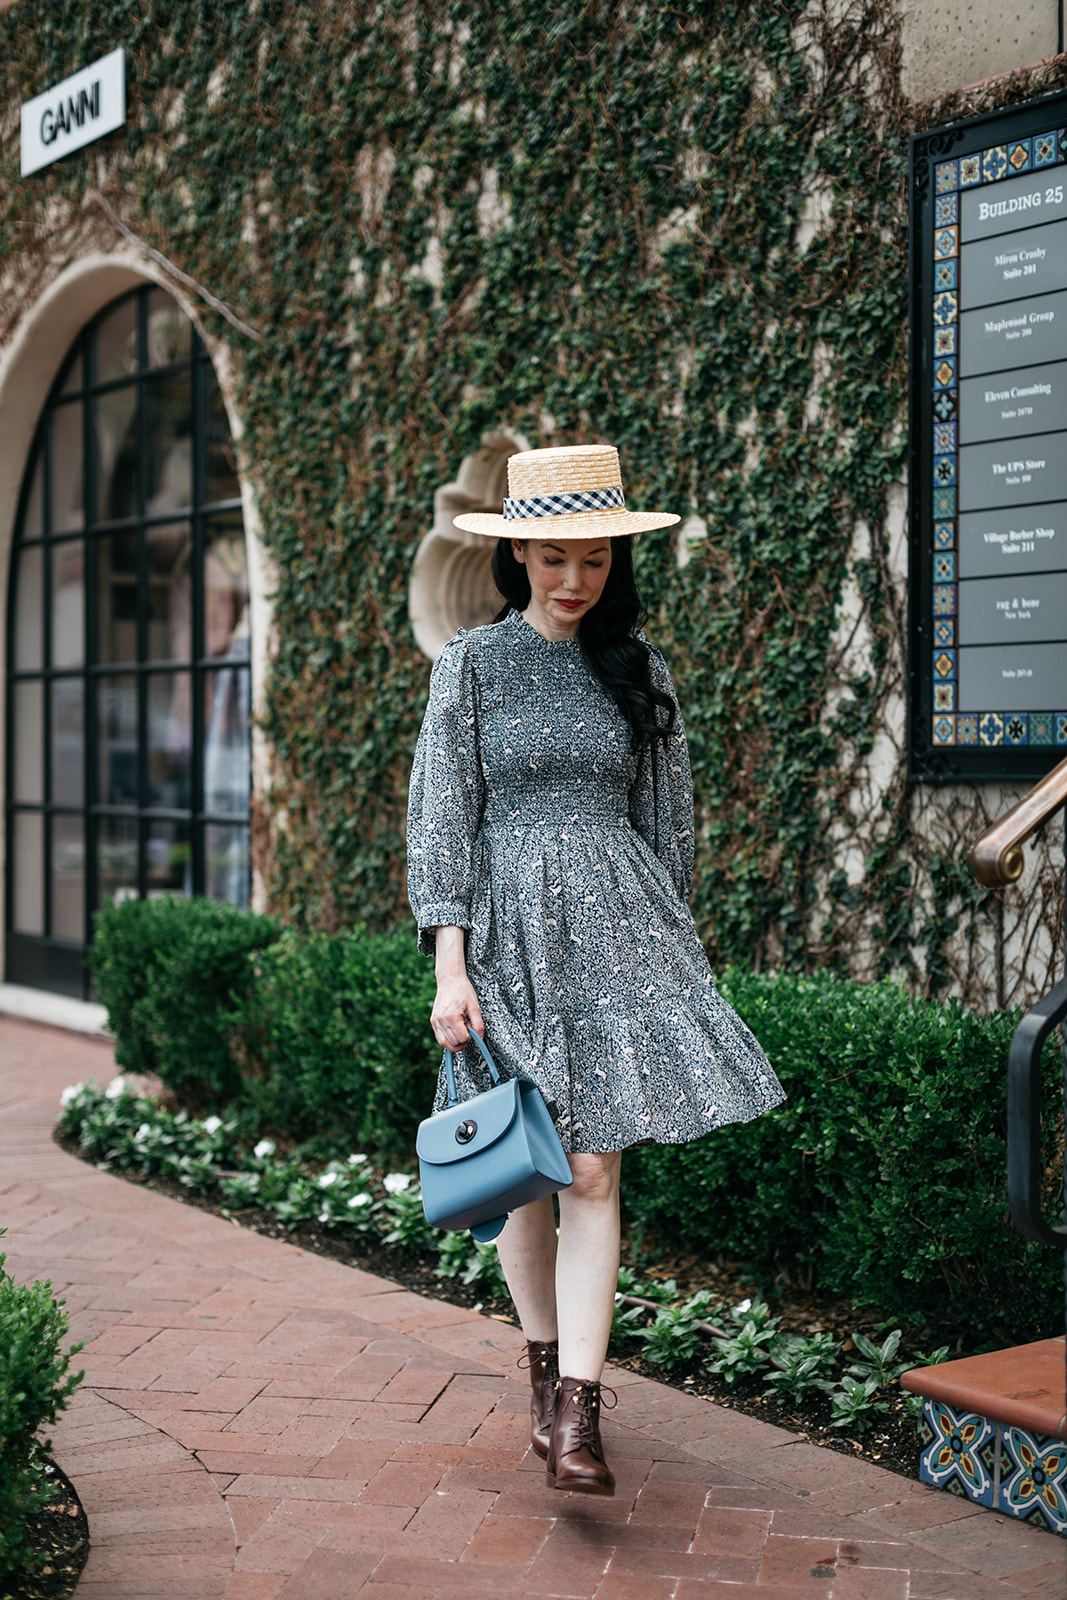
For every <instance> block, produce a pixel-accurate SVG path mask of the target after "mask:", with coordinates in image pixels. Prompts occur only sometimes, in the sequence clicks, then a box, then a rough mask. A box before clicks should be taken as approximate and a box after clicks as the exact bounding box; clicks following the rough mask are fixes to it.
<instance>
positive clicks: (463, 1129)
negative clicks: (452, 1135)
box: [456, 1119, 478, 1144]
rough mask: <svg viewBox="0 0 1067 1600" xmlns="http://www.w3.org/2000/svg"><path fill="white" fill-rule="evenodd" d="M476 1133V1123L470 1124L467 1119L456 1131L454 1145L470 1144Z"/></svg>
mask: <svg viewBox="0 0 1067 1600" xmlns="http://www.w3.org/2000/svg"><path fill="white" fill-rule="evenodd" d="M477 1132H478V1124H477V1123H476V1122H471V1121H470V1120H469V1119H468V1120H467V1121H466V1122H461V1123H460V1125H459V1127H458V1128H457V1129H456V1143H457V1144H470V1142H471V1140H472V1139H473V1138H474V1135H475V1134H476V1133H477Z"/></svg>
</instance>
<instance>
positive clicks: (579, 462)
mask: <svg viewBox="0 0 1067 1600" xmlns="http://www.w3.org/2000/svg"><path fill="white" fill-rule="evenodd" d="M508 490H509V498H508V499H507V500H505V502H504V511H503V515H502V516H498V515H489V514H481V513H478V514H473V513H472V514H470V515H465V516H462V517H457V518H456V522H457V524H458V525H459V526H460V527H462V528H466V529H469V530H471V531H472V532H475V533H479V534H487V535H490V536H498V537H499V542H498V544H497V548H496V551H495V553H494V556H493V575H494V578H495V580H496V584H497V587H498V589H499V590H500V592H501V594H502V595H503V596H504V597H505V600H506V602H507V604H506V605H505V607H504V609H503V611H502V612H501V613H500V616H499V617H498V618H497V620H496V621H495V622H494V623H492V624H491V625H489V626H487V627H484V628H477V629H475V630H474V631H473V632H470V633H465V632H461V633H460V634H458V635H457V637H456V638H455V639H453V640H452V641H451V642H450V643H449V644H448V645H446V646H445V649H444V650H443V652H442V654H441V655H440V657H439V658H438V660H437V662H436V664H435V666H434V670H433V675H432V678H431V684H430V701H429V705H428V707H427V710H426V717H425V721H424V722H423V726H422V732H421V734H420V736H419V743H418V748H417V751H416V756H415V766H414V772H413V774H412V780H411V798H410V809H409V817H408V860H409V890H410V896H411V903H412V907H413V909H414V911H415V915H416V917H417V918H418V922H419V939H420V946H421V948H422V949H423V950H424V951H426V952H427V953H429V952H434V953H435V957H436V975H437V998H436V1000H435V1002H434V1007H433V1012H432V1015H431V1019H430V1020H431V1025H432V1027H433V1031H434V1036H435V1038H436V1039H437V1041H438V1043H439V1044H441V1045H443V1046H444V1047H445V1048H446V1049H448V1050H452V1051H461V1050H463V1047H464V1044H465V1043H466V1042H467V1041H468V1040H469V1030H470V1029H474V1030H475V1031H476V1032H478V1033H481V1034H484V1035H485V1037H486V1040H487V1042H488V1043H489V1046H490V1048H491V1050H492V1052H493V1054H494V1057H495V1059H496V1060H497V1062H498V1064H499V1066H500V1069H501V1071H502V1072H504V1073H506V1074H509V1075H522V1076H525V1077H527V1078H530V1079H532V1080H533V1081H534V1082H535V1083H536V1084H537V1085H538V1087H539V1088H540V1089H541V1090H542V1091H543V1093H544V1096H545V1099H546V1100H548V1101H549V1102H552V1101H554V1102H555V1104H556V1107H557V1108H558V1116H557V1126H558V1128H559V1132H560V1137H561V1139H562V1141H563V1146H564V1149H565V1150H566V1151H567V1152H568V1159H569V1161H570V1165H571V1171H572V1173H573V1179H574V1181H573V1184H572V1186H571V1187H570V1188H568V1189H565V1190H562V1191H561V1192H560V1194H559V1197H558V1201H559V1237H558V1243H557V1235H556V1226H555V1217H554V1212H553V1205H552V1201H551V1199H546V1200H543V1201H539V1202H537V1203H535V1204H533V1205H529V1206H525V1207H523V1208H522V1209H521V1210H519V1211H516V1212H514V1213H512V1215H511V1216H510V1218H509V1219H508V1222H507V1225H506V1227H505V1228H504V1231H503V1233H502V1234H501V1235H500V1238H499V1241H498V1249H499V1252H500V1260H501V1264H502V1266H503V1269H504V1273H505V1275H506V1277H507V1281H508V1287H509V1289H510V1291H511V1295H512V1298H513V1299H514V1301H515V1306H516V1309H517V1311H518V1314H519V1319H520V1321H521V1323H522V1328H523V1332H524V1333H525V1335H526V1339H527V1359H528V1361H529V1367H530V1377H531V1382H532V1386H533V1395H532V1399H531V1418H532V1434H531V1440H532V1444H533V1447H534V1449H535V1450H537V1451H538V1453H539V1454H541V1455H542V1456H545V1457H546V1458H547V1466H548V1474H549V1482H550V1483H552V1484H554V1486H555V1487H556V1488H557V1489H571V1490H578V1491H579V1492H581V1493H584V1494H603V1495H610V1494H613V1493H614V1487H615V1481H614V1478H613V1476H612V1473H611V1471H610V1469H609V1467H608V1465H607V1463H606V1461H605V1459H604V1451H603V1446H602V1443H601V1439H600V1431H599V1412H600V1403H601V1392H600V1377H601V1373H602V1371H603V1366H604V1360H605V1356H606V1353H607V1345H608V1335H609V1333H610V1330H611V1317H612V1308H613V1305H614V1297H615V1289H616V1285H617V1281H618V1269H619V1167H620V1161H621V1152H622V1150H624V1149H625V1148H626V1147H627V1146H630V1145H635V1144H640V1143H644V1142H647V1141H649V1140H652V1141H656V1142H659V1143H667V1144H677V1143H682V1142H684V1141H686V1140H689V1139H696V1138H699V1137H700V1136H701V1135H702V1134H705V1133H707V1132H709V1131H710V1130H711V1129H713V1128H716V1127H720V1126H722V1124H724V1123H728V1122H743V1121H747V1120H749V1119H750V1118H752V1117H755V1116H758V1115H759V1114H760V1113H761V1112H763V1111H766V1110H767V1109H769V1107H771V1106H773V1105H776V1104H777V1103H778V1102H779V1101H780V1100H781V1099H782V1098H783V1096H782V1090H781V1087H780V1085H779V1083H778V1080H777V1078H776V1077H775V1075H774V1073H773V1071H772V1070H771V1068H770V1066H769V1064H768V1062H767V1059H766V1057H765V1056H764V1054H763V1052H762V1050H761V1049H760V1047H759V1045H758V1044H757V1042H756V1040H755V1039H754V1038H753V1036H752V1034H751V1033H750V1032H749V1030H748V1029H747V1028H746V1027H745V1025H744V1024H743V1023H742V1022H741V1021H740V1019H739V1018H738V1017H737V1016H736V1015H735V1014H734V1012H732V1011H731V1010H730V1008H729V1007H728V1006H727V1005H726V1003H725V1002H724V1001H723V1000H722V999H721V997H720V996H719V994H718V993H717V991H716V989H715V986H714V983H713V980H712V977H711V973H710V970H709V968H708V963H707V958H706V956H705V953H704V950H703V947H702V945H701V943H700V940H699V938H698V936H697V933H696V929H695V927H694V925H693V920H692V917H691V916H690V913H689V910H688V908H687V905H686V900H687V897H688V894H689V888H690V875H691V872H692V864H693V799H692V787H691V780H690V772H689V758H688V754H687V751H686V744H685V735H684V733H683V731H682V721H681V715H680V713H679V710H678V705H677V702H676V700H675V696H674V689H673V686H672V684H671V680H670V675H669V673H668V672H667V668H666V666H665V664H664V662H663V658H662V657H661V656H660V654H659V652H658V651H657V650H655V649H654V648H653V647H652V646H651V645H649V644H648V643H647V642H646V641H645V640H644V638H643V637H642V636H641V635H640V634H639V633H638V632H637V631H636V630H637V629H638V627H639V625H640V622H641V620H642V612H641V606H640V602H639V600H638V596H637V591H636V588H635V585H634V577H633V566H632V561H631V555H630V542H629V537H628V536H629V535H631V534H633V533H635V532H639V531H642V530H646V529H650V528H662V527H669V526H670V525H671V524H673V523H675V522H677V521H678V518H677V517H676V516H673V515H670V514H663V513H658V512H651V513H635V512H630V511H627V510H626V509H625V501H624V497H623V491H622V483H621V477H620V472H619V460H618V455H617V452H616V451H615V450H613V449H612V448H611V447H610V446H606V445H591V446H576V447H572V448H568V449H562V450H531V451H526V452H523V453H521V454H519V455H515V456H513V457H512V458H511V460H510V461H509V463H508ZM476 1054H477V1052H476V1051H475V1049H474V1047H473V1045H471V1046H470V1047H469V1048H468V1049H467V1050H466V1051H465V1053H464V1054H463V1055H461V1056H457V1059H456V1067H457V1072H456V1080H457V1087H458V1089H459V1093H460V1097H461V1098H466V1097H467V1096H469V1095H471V1094H474V1093H478V1092H480V1091H481V1090H482V1089H484V1088H487V1087H488V1086H489V1085H488V1081H487V1078H486V1076H485V1075H484V1071H483V1069H482V1066H481V1062H480V1060H476V1059H475V1056H476ZM443 1104H444V1088H443V1084H440V1083H439V1086H438V1098H437V1102H436V1107H435V1109H440V1108H441V1107H442V1105H443Z"/></svg>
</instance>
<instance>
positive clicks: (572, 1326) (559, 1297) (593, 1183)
mask: <svg viewBox="0 0 1067 1600" xmlns="http://www.w3.org/2000/svg"><path fill="white" fill-rule="evenodd" d="M568 1160H569V1161H570V1164H571V1172H572V1173H573V1175H574V1182H573V1183H572V1184H571V1187H570V1188H569V1189H561V1190H560V1194H559V1250H558V1252H557V1255H556V1308H557V1314H558V1319H559V1370H560V1372H561V1373H563V1374H564V1376H565V1377H568V1378H582V1379H584V1380H585V1381H586V1382H589V1383H599V1382H600V1374H601V1373H602V1371H603V1370H604V1360H605V1357H606V1356H607V1352H608V1338H609V1336H610V1334H611V1317H612V1312H613V1310H614V1306H615V1291H616V1289H617V1288H618V1283H619V1172H620V1168H621V1165H622V1155H621V1153H620V1152H619V1151H615V1152H614V1153H612V1154H610V1155H572V1156H569V1157H568Z"/></svg>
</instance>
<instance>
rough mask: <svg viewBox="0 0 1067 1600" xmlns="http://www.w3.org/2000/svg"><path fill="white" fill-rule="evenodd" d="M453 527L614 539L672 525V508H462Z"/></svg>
mask: <svg viewBox="0 0 1067 1600" xmlns="http://www.w3.org/2000/svg"><path fill="white" fill-rule="evenodd" d="M452 520H453V522H454V523H455V525H456V527H457V528H464V529H465V530H466V531H467V532H468V533H481V534H484V535H485V536H486V537H487V538H489V539H551V540H552V541H555V540H557V539H618V538H621V537H622V536H623V535H625V534H628V533H651V532H652V530H653V528H673V527H674V525H675V523H676V522H681V520H682V519H681V517H679V516H677V515H676V514H675V513H674V512H673V511H580V512H575V513H572V514H571V515H568V516H559V517H505V516H502V515H501V514H500V513H499V512H496V511H466V512H464V514H463V515H462V516H461V517H453V519H452Z"/></svg>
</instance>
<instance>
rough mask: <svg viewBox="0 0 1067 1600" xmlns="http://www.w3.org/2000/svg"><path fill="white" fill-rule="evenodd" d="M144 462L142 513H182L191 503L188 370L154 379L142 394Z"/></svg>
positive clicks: (191, 388)
mask: <svg viewBox="0 0 1067 1600" xmlns="http://www.w3.org/2000/svg"><path fill="white" fill-rule="evenodd" d="M146 402H147V405H148V460H147V462H146V463H145V466H146V469H147V470H146V475H145V497H146V507H145V509H146V511H147V512H148V515H149V516H152V517H157V516H161V515H164V514H165V513H166V512H168V511H183V510H184V509H185V507H186V506H189V505H191V504H192V500H193V445H192V430H193V385H192V376H191V373H190V370H189V368H188V367H186V368H185V369H184V370H183V371H180V372H174V373H171V375H170V376H169V377H167V378H157V379H155V380H154V381H153V382H152V383H150V384H149V385H148V387H147V390H146Z"/></svg>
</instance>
